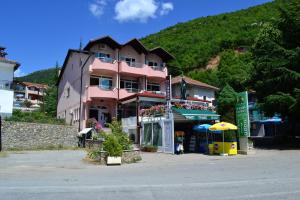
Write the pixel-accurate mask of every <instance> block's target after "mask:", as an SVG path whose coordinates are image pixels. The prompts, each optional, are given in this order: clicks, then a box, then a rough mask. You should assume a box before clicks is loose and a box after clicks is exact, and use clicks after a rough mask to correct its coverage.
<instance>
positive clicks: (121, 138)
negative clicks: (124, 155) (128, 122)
mask: <svg viewBox="0 0 300 200" xmlns="http://www.w3.org/2000/svg"><path fill="white" fill-rule="evenodd" d="M108 126H109V128H110V129H111V132H112V134H113V135H114V136H116V138H117V140H118V142H119V144H120V145H121V146H122V149H123V150H131V149H132V143H131V141H130V139H129V137H128V134H127V133H125V132H124V131H123V129H122V125H121V122H119V121H117V120H116V119H113V120H112V122H111V123H109V124H108Z"/></svg>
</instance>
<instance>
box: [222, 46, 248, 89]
mask: <svg viewBox="0 0 300 200" xmlns="http://www.w3.org/2000/svg"><path fill="white" fill-rule="evenodd" d="M251 60H252V58H251V53H241V54H238V53H235V52H234V51H232V50H228V51H225V52H223V53H222V54H221V61H220V64H219V66H218V71H217V77H218V79H219V84H220V85H219V87H222V86H223V85H226V84H229V85H230V86H231V87H233V88H234V89H235V90H236V91H238V92H241V91H244V90H245V89H246V86H247V83H248V82H249V80H250V78H251V71H252V68H253V67H252V61H251Z"/></svg>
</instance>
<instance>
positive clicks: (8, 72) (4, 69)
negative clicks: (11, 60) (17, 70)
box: [0, 62, 14, 81]
mask: <svg viewBox="0 0 300 200" xmlns="http://www.w3.org/2000/svg"><path fill="white" fill-rule="evenodd" d="M13 78H14V65H12V64H8V63H2V62H0V81H12V80H13Z"/></svg>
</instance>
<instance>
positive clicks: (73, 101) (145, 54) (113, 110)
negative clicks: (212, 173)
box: [57, 36, 173, 130]
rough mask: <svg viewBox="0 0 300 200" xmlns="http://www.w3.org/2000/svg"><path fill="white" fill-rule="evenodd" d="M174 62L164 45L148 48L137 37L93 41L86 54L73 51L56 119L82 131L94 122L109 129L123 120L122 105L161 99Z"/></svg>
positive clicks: (60, 86)
mask: <svg viewBox="0 0 300 200" xmlns="http://www.w3.org/2000/svg"><path fill="white" fill-rule="evenodd" d="M171 59H173V56H172V55H170V54H169V53H168V52H167V51H165V50H164V49H162V48H160V47H157V48H154V49H151V50H149V49H147V48H145V47H144V46H143V44H141V42H140V41H139V40H137V39H132V40H130V41H129V42H127V43H125V44H119V43H118V42H116V41H115V40H114V39H112V38H111V37H109V36H106V37H101V38H98V39H95V40H91V41H90V42H89V43H88V44H87V45H86V47H85V48H84V49H83V50H72V49H70V50H69V51H68V53H67V56H66V59H65V61H64V64H63V67H62V70H61V73H60V75H59V80H58V104H57V117H58V118H63V119H65V120H66V122H67V123H68V124H72V125H77V126H78V129H79V130H81V129H82V128H84V127H85V126H86V120H87V119H89V118H95V119H96V120H97V121H98V122H100V123H101V124H102V125H103V126H105V124H106V123H107V122H110V121H111V119H112V118H113V117H119V119H121V118H122V117H121V115H122V109H121V107H122V106H121V104H124V102H126V100H127V99H130V97H131V96H132V97H133V96H134V95H142V96H146V97H147V98H148V99H149V98H150V99H151V97H153V98H152V99H151V101H155V99H161V97H163V96H164V94H165V79H166V76H167V75H168V70H167V67H166V64H165V63H166V62H167V61H169V60H171ZM149 94H155V95H149ZM135 109H136V108H135ZM136 111H137V110H134V112H135V116H136V113H138V112H136ZM129 112H132V110H131V111H129Z"/></svg>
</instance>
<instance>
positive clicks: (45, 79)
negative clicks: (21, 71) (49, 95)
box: [15, 67, 59, 86]
mask: <svg viewBox="0 0 300 200" xmlns="http://www.w3.org/2000/svg"><path fill="white" fill-rule="evenodd" d="M58 70H59V68H57V67H53V68H49V69H44V70H39V71H35V72H32V73H30V74H28V75H26V76H22V77H16V78H15V79H16V80H17V81H27V82H32V83H42V84H47V85H49V86H52V85H55V84H56V80H55V79H54V77H57V74H58V73H57V72H58Z"/></svg>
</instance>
